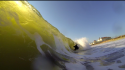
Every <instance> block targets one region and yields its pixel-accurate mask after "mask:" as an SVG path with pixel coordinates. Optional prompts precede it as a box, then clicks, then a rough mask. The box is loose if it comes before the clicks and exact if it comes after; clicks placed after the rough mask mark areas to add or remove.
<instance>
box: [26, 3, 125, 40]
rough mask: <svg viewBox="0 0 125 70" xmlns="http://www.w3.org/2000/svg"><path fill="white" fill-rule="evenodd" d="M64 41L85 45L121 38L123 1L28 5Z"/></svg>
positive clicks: (124, 25) (123, 31) (124, 30)
mask: <svg viewBox="0 0 125 70" xmlns="http://www.w3.org/2000/svg"><path fill="white" fill-rule="evenodd" d="M28 2H29V3H30V4H32V5H33V6H34V7H35V8H36V9H37V10H38V11H39V12H40V13H41V15H42V16H43V18H44V19H45V20H47V21H48V22H49V23H50V24H52V25H53V26H55V27H56V28H57V29H58V30H59V31H60V32H61V33H63V34H64V35H65V36H66V37H69V38H71V39H72V40H76V39H79V38H82V37H86V38H87V39H88V41H89V42H92V41H93V40H97V39H98V38H99V37H104V36H110V37H115V36H118V35H123V34H125V2H124V1H28Z"/></svg>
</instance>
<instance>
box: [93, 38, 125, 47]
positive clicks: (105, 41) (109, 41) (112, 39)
mask: <svg viewBox="0 0 125 70" xmlns="http://www.w3.org/2000/svg"><path fill="white" fill-rule="evenodd" d="M124 38H125V37H121V38H116V39H115V38H113V39H110V40H107V41H103V42H101V43H98V44H103V43H107V42H112V41H116V40H120V39H124ZM98 44H94V45H98ZM91 46H93V45H91Z"/></svg>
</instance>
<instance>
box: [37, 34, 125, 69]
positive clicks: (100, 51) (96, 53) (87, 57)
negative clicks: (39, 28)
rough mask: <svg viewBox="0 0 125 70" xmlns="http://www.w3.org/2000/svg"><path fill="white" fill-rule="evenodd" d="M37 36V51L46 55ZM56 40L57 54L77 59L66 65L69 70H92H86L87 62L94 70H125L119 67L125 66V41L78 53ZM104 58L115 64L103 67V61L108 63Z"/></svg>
mask: <svg viewBox="0 0 125 70" xmlns="http://www.w3.org/2000/svg"><path fill="white" fill-rule="evenodd" d="M35 36H36V37H35V39H36V40H35V41H36V44H37V47H38V48H37V49H38V50H39V51H40V52H41V54H44V53H43V51H42V50H41V49H40V45H42V44H45V43H44V42H43V40H42V38H41V37H40V36H39V34H37V33H36V34H35ZM54 39H55V43H56V47H57V48H56V50H55V51H56V52H58V53H60V54H61V55H66V56H68V57H70V58H74V59H75V62H72V61H70V62H67V63H65V66H66V69H67V70H77V69H78V70H91V69H86V66H85V65H84V63H87V62H89V63H88V64H89V65H91V66H92V67H93V68H94V70H108V69H113V70H124V68H123V69H122V68H119V66H120V65H124V64H125V60H124V59H125V56H124V54H125V39H121V40H118V41H113V42H108V43H103V44H99V45H95V46H91V47H89V49H88V50H85V51H77V53H73V52H69V51H67V50H66V48H65V46H64V45H63V44H61V43H62V42H61V40H59V39H58V38H57V37H56V36H54ZM83 42H85V43H87V42H86V41H83ZM85 43H84V44H85ZM87 44H88V43H87ZM80 47H82V46H80ZM84 47H85V46H84ZM50 48H51V47H50ZM114 53H115V54H114ZM111 56H115V57H117V58H115V57H111ZM110 57H111V58H112V59H111V58H110ZM104 58H107V59H108V58H110V59H109V60H110V61H107V62H109V63H112V61H115V62H114V63H113V64H109V65H108V64H107V65H106V66H103V65H101V64H100V63H101V61H103V62H106V60H105V59H104ZM113 58H115V59H113ZM117 60H120V61H121V62H122V63H116V61H117ZM60 70H61V69H60Z"/></svg>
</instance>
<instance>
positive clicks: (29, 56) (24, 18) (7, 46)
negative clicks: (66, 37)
mask: <svg viewBox="0 0 125 70" xmlns="http://www.w3.org/2000/svg"><path fill="white" fill-rule="evenodd" d="M50 28H53V27H52V26H51V25H50V24H48V23H47V22H46V21H45V20H44V19H43V18H42V16H41V15H40V13H39V12H38V11H37V10H36V9H35V8H34V7H33V6H32V5H30V4H29V3H28V2H27V1H1V2H0V70H33V69H34V68H33V65H34V64H33V63H34V61H35V60H36V59H38V60H39V59H40V58H41V52H40V51H39V50H38V49H39V47H40V46H42V47H45V46H44V45H45V43H46V44H47V45H49V46H51V48H55V41H54V37H53V34H54V32H55V34H59V32H58V31H56V30H54V29H51V31H50ZM52 30H53V31H52ZM35 33H37V34H39V35H40V37H41V39H42V40H43V41H44V43H42V41H41V40H40V41H38V42H37V43H38V44H37V45H36V41H35V37H34V34H35ZM38 39H39V38H38ZM47 47H48V46H47ZM39 63H43V62H42V61H39V62H38V63H37V64H38V65H39ZM38 65H37V66H38ZM44 66H45V65H44ZM38 67H39V69H37V70H41V68H40V67H41V66H38Z"/></svg>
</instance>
